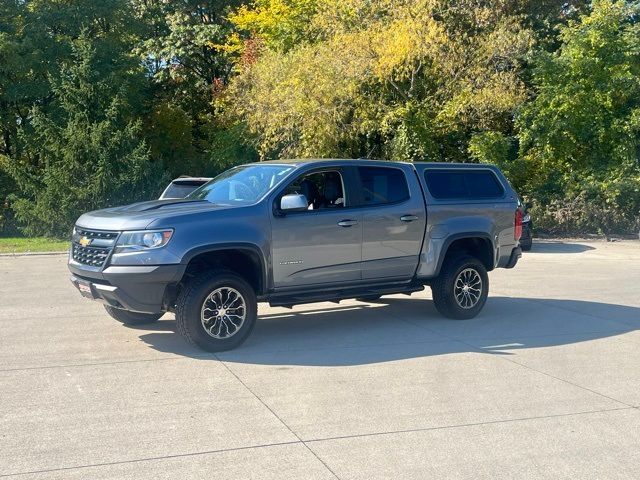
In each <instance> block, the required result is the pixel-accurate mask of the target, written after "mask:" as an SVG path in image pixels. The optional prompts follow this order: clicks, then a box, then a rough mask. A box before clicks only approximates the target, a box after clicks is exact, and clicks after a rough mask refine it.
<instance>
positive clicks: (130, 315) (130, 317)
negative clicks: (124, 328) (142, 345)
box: [104, 305, 164, 325]
mask: <svg viewBox="0 0 640 480" xmlns="http://www.w3.org/2000/svg"><path fill="white" fill-rule="evenodd" d="M104 309H105V310H106V311H107V313H108V314H109V315H111V317H113V318H115V319H116V320H118V321H119V322H122V323H124V324H125V325H144V324H145V323H153V322H155V321H157V320H159V319H160V317H162V315H164V314H163V313H138V312H130V311H128V310H122V309H121V308H115V307H112V306H111V305H105V306H104Z"/></svg>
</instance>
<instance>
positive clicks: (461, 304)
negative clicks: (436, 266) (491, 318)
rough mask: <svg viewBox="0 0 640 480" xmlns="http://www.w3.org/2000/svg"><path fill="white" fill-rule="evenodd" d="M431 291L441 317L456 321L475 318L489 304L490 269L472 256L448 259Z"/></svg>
mask: <svg viewBox="0 0 640 480" xmlns="http://www.w3.org/2000/svg"><path fill="white" fill-rule="evenodd" d="M431 290H432V292H433V302H434V304H435V306H436V308H437V309H438V311H439V312H440V313H441V314H442V315H444V316H445V317H448V318H453V319H456V320H466V319H469V318H473V317H475V316H476V315H478V313H480V310H482V308H483V307H484V304H485V302H486V301H487V295H488V293H489V276H488V275H487V269H486V268H485V266H484V265H483V264H482V262H481V261H480V260H478V259H477V258H475V257H472V256H471V255H460V256H457V257H453V258H450V259H446V260H445V263H444V265H443V266H442V270H441V272H440V276H439V277H438V278H437V279H436V281H435V282H434V283H433V285H432V287H431Z"/></svg>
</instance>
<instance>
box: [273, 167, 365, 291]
mask: <svg viewBox="0 0 640 480" xmlns="http://www.w3.org/2000/svg"><path fill="white" fill-rule="evenodd" d="M287 193H299V194H304V195H305V196H306V198H307V201H308V205H309V206H308V209H307V210H306V211H302V212H294V213H287V214H286V215H284V216H274V217H272V221H271V225H272V239H271V241H272V249H273V280H274V286H275V287H276V289H278V288H286V287H297V286H302V285H304V286H320V287H321V286H323V285H327V286H330V285H332V284H336V283H344V282H351V281H357V280H360V279H361V278H362V277H361V260H362V214H361V212H360V210H359V209H354V208H350V206H351V202H352V197H351V195H350V190H349V187H348V182H345V171H344V169H340V168H325V169H322V170H320V171H318V170H316V171H312V172H310V173H306V174H303V175H301V176H300V177H298V178H297V179H296V180H294V181H293V182H292V183H290V184H289V185H288V186H287V187H286V188H285V189H284V190H283V191H282V194H287ZM280 196H281V195H279V196H278V197H277V198H276V202H278V201H279V197H280Z"/></svg>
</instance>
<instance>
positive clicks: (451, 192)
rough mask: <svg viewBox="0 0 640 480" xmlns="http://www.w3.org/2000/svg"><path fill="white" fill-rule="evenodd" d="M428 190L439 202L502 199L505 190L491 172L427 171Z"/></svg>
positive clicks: (425, 174)
mask: <svg viewBox="0 0 640 480" xmlns="http://www.w3.org/2000/svg"><path fill="white" fill-rule="evenodd" d="M424 176H425V180H426V182H427V188H428V189H429V192H431V195H432V196H433V198H437V199H438V200H458V199H467V200H474V199H491V198H501V197H502V196H503V195H504V189H503V188H502V185H501V184H500V182H499V181H498V179H497V178H496V176H495V175H494V174H493V172H491V171H490V170H444V169H433V170H425V172H424Z"/></svg>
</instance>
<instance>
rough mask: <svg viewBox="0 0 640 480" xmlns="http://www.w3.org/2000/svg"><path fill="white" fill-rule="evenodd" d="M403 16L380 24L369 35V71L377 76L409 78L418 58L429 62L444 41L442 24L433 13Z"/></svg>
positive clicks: (416, 65)
mask: <svg viewBox="0 0 640 480" xmlns="http://www.w3.org/2000/svg"><path fill="white" fill-rule="evenodd" d="M403 17H404V18H398V19H395V20H393V21H392V22H391V23H390V24H388V25H380V26H379V27H378V28H377V29H376V30H377V31H375V33H374V34H373V35H372V37H373V38H372V47H373V50H374V52H375V57H376V61H375V65H374V67H373V71H374V73H375V74H376V76H377V77H378V79H379V80H383V81H384V80H385V79H387V78H389V77H390V78H393V79H394V80H397V81H402V80H406V79H409V78H410V77H411V75H412V74H414V72H415V69H416V68H418V66H419V65H420V64H421V63H422V62H424V61H428V62H433V61H434V60H435V58H436V57H437V56H438V54H439V51H440V48H441V46H442V45H443V44H445V43H446V41H447V37H446V33H445V31H444V28H443V27H442V25H440V24H439V23H438V22H437V21H436V20H434V19H433V17H431V16H427V15H422V16H419V17H410V16H403Z"/></svg>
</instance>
